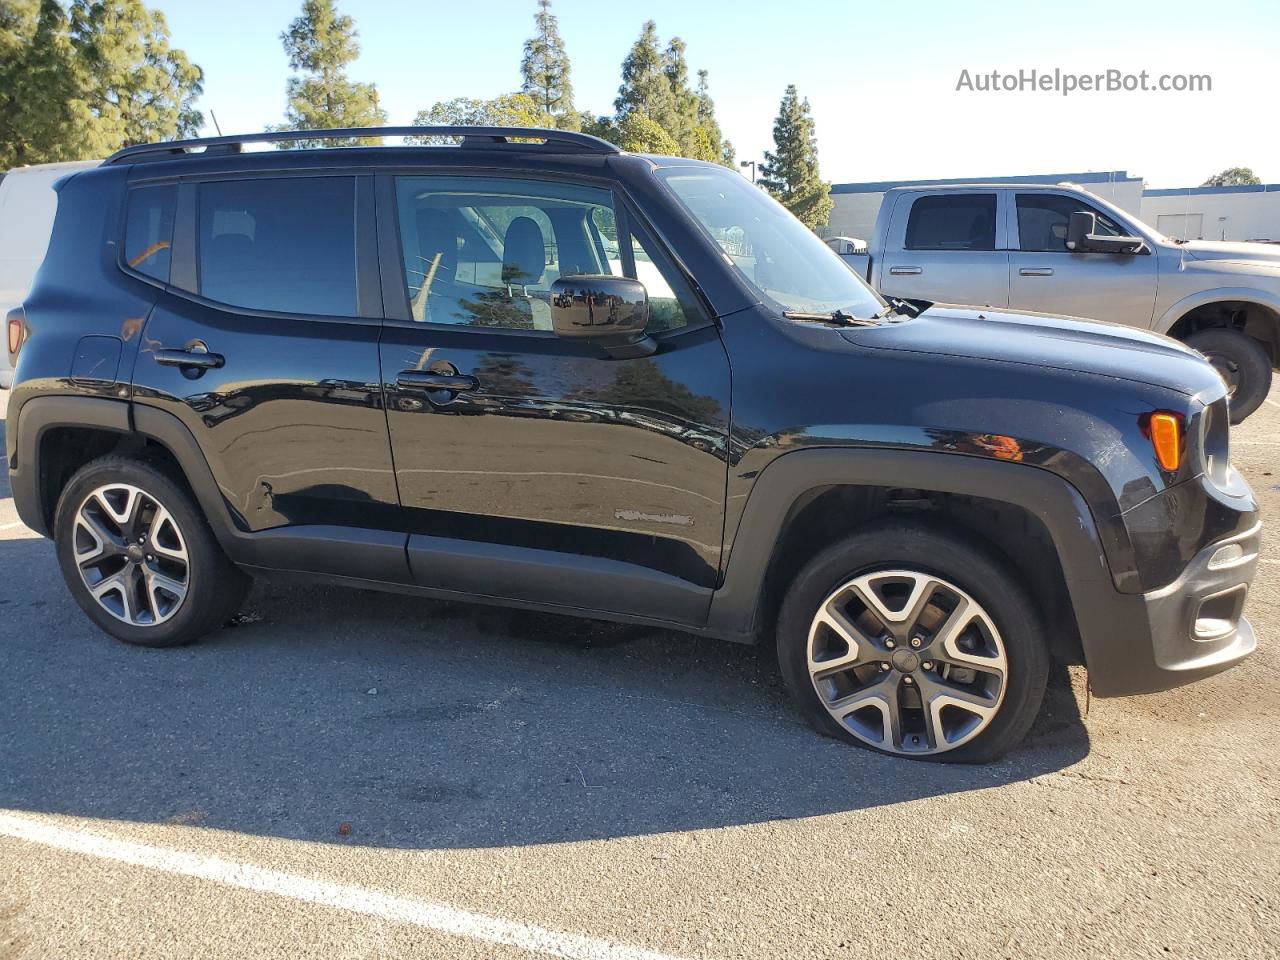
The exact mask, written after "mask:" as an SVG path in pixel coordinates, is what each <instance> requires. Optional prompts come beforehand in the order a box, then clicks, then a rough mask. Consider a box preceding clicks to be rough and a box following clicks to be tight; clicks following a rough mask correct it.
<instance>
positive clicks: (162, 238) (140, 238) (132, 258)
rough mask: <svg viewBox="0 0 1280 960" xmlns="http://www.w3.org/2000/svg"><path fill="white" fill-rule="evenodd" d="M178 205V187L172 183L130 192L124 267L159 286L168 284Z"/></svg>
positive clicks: (126, 219) (125, 230)
mask: <svg viewBox="0 0 1280 960" xmlns="http://www.w3.org/2000/svg"><path fill="white" fill-rule="evenodd" d="M177 202H178V188H177V186H175V185H174V184H164V185H162V186H156V187H138V188H136V189H134V190H130V191H129V204H128V210H127V212H126V214H125V229H124V262H125V265H126V266H127V267H129V268H130V269H131V270H137V271H138V272H139V273H142V274H145V275H146V276H148V277H151V278H152V279H153V280H159V281H160V282H161V283H168V282H169V262H170V258H171V246H172V244H173V217H174V210H175V209H176V208H177Z"/></svg>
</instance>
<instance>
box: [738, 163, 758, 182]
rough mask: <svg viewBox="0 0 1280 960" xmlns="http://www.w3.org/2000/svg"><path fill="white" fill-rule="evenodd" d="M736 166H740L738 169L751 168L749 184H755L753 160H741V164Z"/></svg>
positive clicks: (754, 164)
mask: <svg viewBox="0 0 1280 960" xmlns="http://www.w3.org/2000/svg"><path fill="white" fill-rule="evenodd" d="M738 166H740V167H750V168H751V182H752V183H755V182H756V162H755V161H754V160H743V161H742V162H741V163H739V164H738Z"/></svg>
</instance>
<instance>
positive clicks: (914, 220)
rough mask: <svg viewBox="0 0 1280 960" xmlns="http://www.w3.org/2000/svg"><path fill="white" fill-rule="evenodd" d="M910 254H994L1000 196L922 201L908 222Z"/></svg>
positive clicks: (966, 195)
mask: <svg viewBox="0 0 1280 960" xmlns="http://www.w3.org/2000/svg"><path fill="white" fill-rule="evenodd" d="M906 248H907V249H908V250H994V249H995V248H996V195H995V194H994V193H961V194H950V195H947V196H938V197H920V198H919V199H918V200H916V202H915V203H914V204H912V206H911V217H910V219H908V220H907V237H906Z"/></svg>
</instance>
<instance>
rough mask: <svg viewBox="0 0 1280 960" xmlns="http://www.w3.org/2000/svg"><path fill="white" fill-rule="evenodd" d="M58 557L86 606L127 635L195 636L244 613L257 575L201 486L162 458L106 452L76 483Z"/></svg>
mask: <svg viewBox="0 0 1280 960" xmlns="http://www.w3.org/2000/svg"><path fill="white" fill-rule="evenodd" d="M54 541H55V545H56V548H57V553H58V565H59V566H60V567H61V568H62V575H63V577H64V578H65V579H66V581H67V586H68V587H69V588H70V589H71V594H72V596H73V597H75V599H76V602H77V603H79V604H80V608H81V609H82V610H84V612H85V613H87V614H88V615H89V619H91V620H92V621H93V622H94V623H95V624H97V625H98V626H99V627H100V628H101V629H102V630H103V631H105V632H106V633H108V634H110V635H111V636H113V637H115V638H116V639H117V640H123V641H124V642H125V643H131V644H137V645H138V646H144V647H173V646H178V645H181V644H186V643H191V642H193V641H194V640H197V639H199V638H200V637H201V636H203V635H204V634H206V633H208V632H209V631H210V630H213V629H216V628H217V627H219V626H221V625H222V624H223V623H225V622H226V621H227V620H228V619H230V618H231V617H232V616H234V615H235V614H236V612H237V611H238V610H239V609H240V605H241V604H242V603H243V602H244V598H245V594H246V593H247V592H248V590H249V587H250V585H251V584H252V582H253V581H252V579H251V578H250V577H248V576H247V575H246V574H245V573H244V572H242V571H241V570H240V569H239V568H238V567H236V566H235V564H233V563H232V562H231V561H230V560H229V559H228V558H227V556H226V554H225V553H223V552H222V548H221V547H220V546H219V545H218V542H217V540H216V538H215V537H214V535H213V531H212V530H210V529H209V524H208V522H207V521H206V520H205V518H204V515H203V514H202V513H201V512H200V509H199V507H198V506H196V504H195V501H194V500H193V499H192V497H191V495H190V494H189V493H187V492H186V491H185V490H184V489H182V487H180V486H179V485H178V484H177V483H176V482H175V481H174V480H173V479H172V478H171V477H170V476H169V475H168V474H167V473H166V472H165V470H164V469H163V468H162V467H161V466H160V465H158V464H155V463H152V462H150V461H146V460H141V459H135V458H132V457H124V456H115V455H112V456H106V457H101V458H100V459H97V460H94V461H92V462H91V463H88V464H86V465H85V466H84V467H82V468H81V469H80V470H79V471H78V472H77V473H76V474H75V476H73V477H72V478H71V480H70V482H69V483H68V484H67V485H66V487H65V488H64V490H63V491H62V496H61V497H60V498H59V500H58V509H57V513H56V514H55V516H54Z"/></svg>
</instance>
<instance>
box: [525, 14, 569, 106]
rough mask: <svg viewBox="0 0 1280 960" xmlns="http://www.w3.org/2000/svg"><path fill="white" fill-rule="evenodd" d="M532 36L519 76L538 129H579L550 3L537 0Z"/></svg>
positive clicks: (560, 42) (527, 44)
mask: <svg viewBox="0 0 1280 960" xmlns="http://www.w3.org/2000/svg"><path fill="white" fill-rule="evenodd" d="M533 22H534V35H533V36H532V37H530V38H529V39H528V40H526V41H525V42H524V59H523V60H522V61H521V63H520V73H521V75H522V76H523V77H524V85H523V86H522V87H521V91H522V92H523V93H524V94H526V95H527V96H529V97H532V98H533V100H534V102H535V103H537V105H538V108H539V111H540V113H541V117H540V118H539V121H538V123H539V125H540V126H547V127H556V128H558V129H560V130H577V129H578V128H579V126H580V125H581V120H580V118H579V116H578V112H577V111H576V110H575V109H574V108H573V82H572V80H571V77H570V74H571V67H570V64H569V55H568V54H567V53H565V49H564V40H562V39H561V38H560V24H559V22H558V21H557V20H556V15H555V14H554V13H552V12H551V0H538V12H537V13H535V14H534V15H533Z"/></svg>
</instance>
